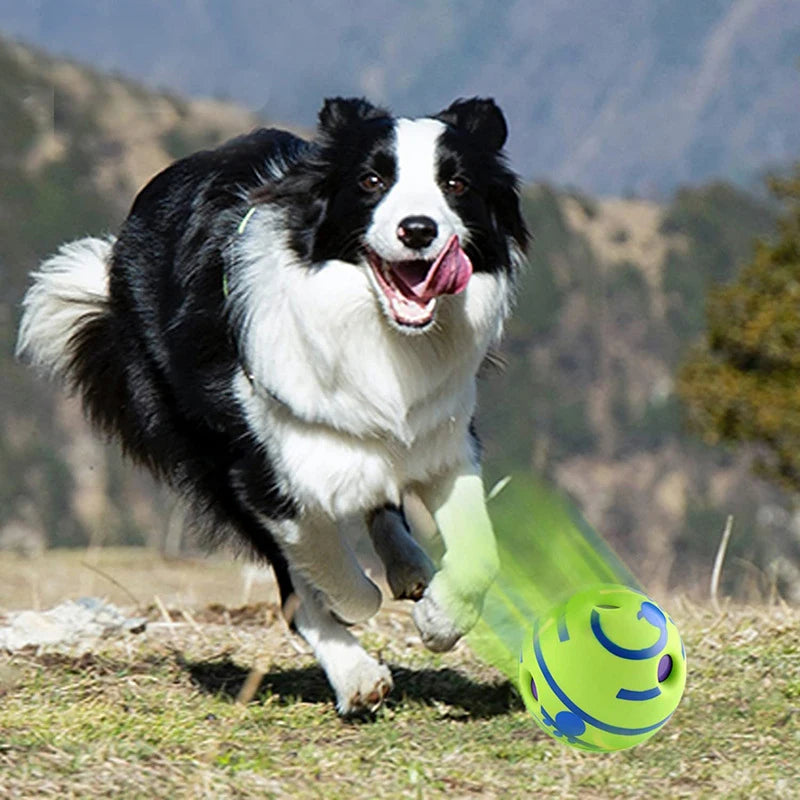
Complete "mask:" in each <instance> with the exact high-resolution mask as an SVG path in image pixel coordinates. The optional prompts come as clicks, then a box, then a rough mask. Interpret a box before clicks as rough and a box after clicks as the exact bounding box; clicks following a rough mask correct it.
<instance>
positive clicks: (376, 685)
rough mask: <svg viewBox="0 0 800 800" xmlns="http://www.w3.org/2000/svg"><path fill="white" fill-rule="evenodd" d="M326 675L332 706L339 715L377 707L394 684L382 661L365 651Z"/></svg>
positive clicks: (381, 703)
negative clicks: (332, 690)
mask: <svg viewBox="0 0 800 800" xmlns="http://www.w3.org/2000/svg"><path fill="white" fill-rule="evenodd" d="M328 678H329V679H330V681H331V683H332V685H333V689H334V691H335V692H336V710H337V711H338V712H339V714H341V715H342V716H343V717H348V716H357V715H358V714H364V713H371V712H374V711H377V710H378V709H379V708H380V707H381V705H383V701H384V699H385V698H386V695H388V694H389V692H390V691H391V690H392V686H393V685H394V683H393V681H392V673H391V672H390V671H389V668H388V667H387V666H386V664H383V663H382V662H380V661H377V660H376V659H374V658H373V657H372V656H370V655H368V654H367V653H363V655H361V657H359V658H357V659H356V660H355V661H354V662H352V663H350V664H348V665H347V667H346V668H345V669H343V670H341V671H340V672H339V673H338V674H337V675H335V676H333V675H330V674H329V675H328Z"/></svg>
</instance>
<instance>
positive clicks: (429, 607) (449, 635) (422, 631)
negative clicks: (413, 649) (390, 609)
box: [412, 586, 468, 653]
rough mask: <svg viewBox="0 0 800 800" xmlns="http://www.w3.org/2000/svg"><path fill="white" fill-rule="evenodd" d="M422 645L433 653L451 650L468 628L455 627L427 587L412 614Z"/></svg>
mask: <svg viewBox="0 0 800 800" xmlns="http://www.w3.org/2000/svg"><path fill="white" fill-rule="evenodd" d="M412 616H413V618H414V624H415V625H416V626H417V630H418V631H419V635H420V637H421V638H422V643H423V644H424V645H425V647H427V648H428V650H432V651H433V652H434V653H443V652H445V651H446V650H452V649H453V648H454V647H455V645H456V642H457V641H458V640H459V639H460V638H461V637H462V636H463V635H464V634H465V633H466V632H467V630H468V628H466V627H462V626H460V625H457V624H456V623H455V622H454V621H453V620H452V618H451V616H450V614H448V613H446V612H445V610H444V609H443V608H442V607H441V605H440V604H439V603H438V602H437V600H436V599H435V597H434V595H433V592H432V591H431V587H430V586H429V587H428V588H427V589H426V590H425V592H424V594H423V595H422V599H421V600H419V601H418V602H417V603H416V604H415V605H414V611H413V612H412Z"/></svg>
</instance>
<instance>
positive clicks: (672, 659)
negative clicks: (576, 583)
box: [519, 584, 686, 752]
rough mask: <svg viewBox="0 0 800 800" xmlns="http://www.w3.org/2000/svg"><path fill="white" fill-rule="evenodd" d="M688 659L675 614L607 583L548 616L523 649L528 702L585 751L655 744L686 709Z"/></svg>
mask: <svg viewBox="0 0 800 800" xmlns="http://www.w3.org/2000/svg"><path fill="white" fill-rule="evenodd" d="M685 684H686V653H685V651H684V648H683V642H682V641H681V637H680V634H679V633H678V629H677V628H676V627H675V623H674V622H673V620H672V619H671V618H670V616H669V615H668V614H665V613H664V611H662V610H661V609H660V608H659V607H658V605H656V603H654V602H653V601H652V600H651V599H650V598H648V597H647V596H646V595H644V594H642V593H641V592H638V591H636V590H635V589H631V588H629V587H627V586H619V585H616V584H601V585H598V586H592V587H590V588H587V589H583V590H582V591H580V592H577V593H576V594H574V595H572V597H570V598H569V600H567V601H566V602H565V603H563V604H562V605H560V606H558V607H556V608H554V609H553V610H552V611H550V612H549V613H548V614H546V615H544V616H542V617H541V618H540V619H539V620H538V621H537V622H536V624H535V626H534V628H533V631H532V633H531V635H529V636H528V637H527V639H526V640H525V642H524V643H523V647H522V654H521V656H520V664H519V685H520V692H521V693H522V699H523V700H524V702H525V705H526V707H527V709H528V711H530V713H531V714H532V715H533V718H534V719H535V720H536V722H537V723H538V724H539V726H540V727H541V728H542V729H543V730H544V731H546V732H547V733H549V734H550V735H551V736H554V737H556V738H557V739H559V740H560V741H562V742H566V743H567V744H570V745H572V746H573V747H577V748H580V749H582V750H594V751H600V752H608V751H612V750H623V749H624V748H626V747H633V746H634V745H637V744H641V743H642V742H643V741H645V740H646V739H649V738H650V737H651V736H652V735H653V734H654V733H655V732H656V731H657V730H659V729H660V728H661V727H662V726H663V725H664V724H665V723H666V722H667V720H668V719H669V718H670V716H671V715H672V714H673V712H674V711H675V709H676V708H677V707H678V703H679V702H680V699H681V696H682V694H683V688H684V686H685Z"/></svg>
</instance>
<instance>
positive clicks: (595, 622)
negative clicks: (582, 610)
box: [591, 600, 667, 661]
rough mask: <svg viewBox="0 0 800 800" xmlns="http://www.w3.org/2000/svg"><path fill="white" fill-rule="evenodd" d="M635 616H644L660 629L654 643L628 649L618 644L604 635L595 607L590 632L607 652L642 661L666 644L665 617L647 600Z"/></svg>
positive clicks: (656, 652) (598, 613)
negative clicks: (637, 648) (648, 645)
mask: <svg viewBox="0 0 800 800" xmlns="http://www.w3.org/2000/svg"><path fill="white" fill-rule="evenodd" d="M636 617H637V619H642V617H644V619H646V620H647V621H648V622H649V623H650V624H651V625H652V626H653V627H654V628H657V629H658V630H659V631H660V635H659V637H658V640H657V641H656V643H655V644H652V645H650V647H643V648H641V649H639V650H629V649H628V648H627V647H620V645H618V644H617V643H616V642H614V641H613V640H611V639H609V638H608V636H606V634H605V632H604V631H603V627H602V625H601V624H600V612H599V611H598V610H597V609H596V608H593V609H592V616H591V626H592V633H593V634H594V636H595V639H597V641H598V642H600V644H601V645H602V646H603V647H604V648H605V649H606V650H608V652H609V653H611V654H612V655H614V656H619V658H628V659H631V660H634V661H643V660H644V659H646V658H652V657H653V656H657V655H658V654H659V653H660V652H661V651H662V650H663V649H664V646H665V645H666V644H667V618H666V617H665V616H664V614H663V613H662V611H661V609H660V608H659V607H658V606H656V605H655V604H654V603H651V602H650V601H649V600H646V601H645V602H644V603H642V607H641V609H640V610H639V613H638V614H637V615H636Z"/></svg>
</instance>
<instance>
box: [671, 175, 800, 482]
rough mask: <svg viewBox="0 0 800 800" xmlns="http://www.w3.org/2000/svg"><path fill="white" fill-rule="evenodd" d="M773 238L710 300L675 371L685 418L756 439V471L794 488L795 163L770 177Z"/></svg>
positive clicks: (719, 437)
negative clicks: (778, 214) (779, 208)
mask: <svg viewBox="0 0 800 800" xmlns="http://www.w3.org/2000/svg"><path fill="white" fill-rule="evenodd" d="M773 188H774V190H775V193H776V195H778V196H779V197H780V198H781V199H782V200H783V201H784V203H785V206H786V208H785V214H784V216H783V217H782V219H781V221H780V224H779V229H778V237H777V239H776V241H774V242H772V243H767V242H760V243H759V245H758V247H757V248H756V251H755V255H754V256H753V258H752V260H751V261H750V263H749V264H748V265H747V266H746V267H745V268H744V270H743V271H742V273H741V275H740V276H739V277H738V279H737V280H736V281H735V282H733V283H731V284H729V285H727V286H723V287H721V288H717V289H715V290H714V291H713V292H712V293H711V294H710V296H709V300H708V333H707V339H706V341H705V342H704V343H703V344H701V345H698V346H697V347H696V348H695V349H694V350H693V352H692V353H691V355H690V356H689V358H688V359H687V361H686V363H685V364H684V365H683V368H682V370H681V373H680V382H679V391H680V393H681V396H682V397H683V399H684V400H685V402H686V404H687V407H688V409H689V416H690V421H691V423H692V424H693V425H694V427H695V428H696V429H697V430H698V431H699V432H700V433H701V434H702V435H703V436H704V437H705V438H706V440H707V441H710V442H719V441H723V442H732V443H737V444H739V443H745V442H747V443H754V444H756V445H759V446H760V448H761V455H760V457H759V459H758V466H759V468H760V470H761V471H762V472H763V473H764V474H765V475H767V476H768V477H770V478H772V479H774V480H777V481H778V482H779V483H781V484H783V485H784V486H786V487H788V488H790V489H792V490H794V491H798V490H800V313H798V310H799V309H800V167H798V169H797V171H796V173H795V175H794V177H793V178H790V179H787V180H785V181H780V182H776V183H775V184H774V186H773Z"/></svg>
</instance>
